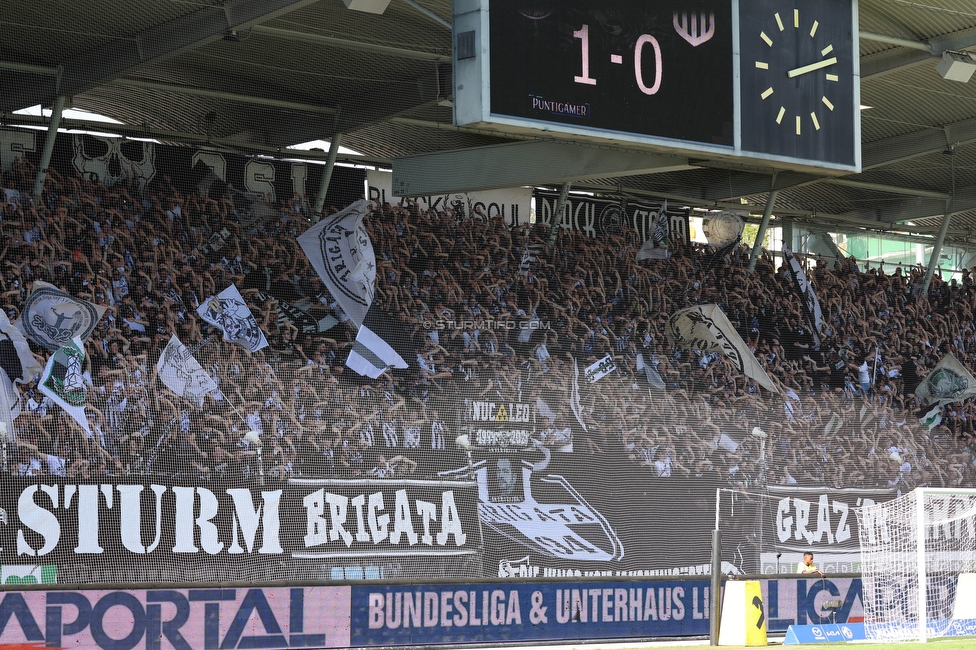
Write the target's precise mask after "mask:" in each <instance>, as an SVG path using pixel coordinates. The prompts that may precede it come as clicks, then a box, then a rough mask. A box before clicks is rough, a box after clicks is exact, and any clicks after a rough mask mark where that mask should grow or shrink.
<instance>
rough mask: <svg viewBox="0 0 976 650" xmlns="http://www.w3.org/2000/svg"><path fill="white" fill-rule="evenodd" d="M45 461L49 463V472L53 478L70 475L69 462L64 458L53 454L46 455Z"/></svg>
mask: <svg viewBox="0 0 976 650" xmlns="http://www.w3.org/2000/svg"><path fill="white" fill-rule="evenodd" d="M44 460H46V461H47V472H48V474H50V475H51V476H67V475H68V461H66V460H65V459H64V458H61V457H60V456H55V455H53V454H44Z"/></svg>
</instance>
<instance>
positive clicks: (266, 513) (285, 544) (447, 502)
mask: <svg viewBox="0 0 976 650" xmlns="http://www.w3.org/2000/svg"><path fill="white" fill-rule="evenodd" d="M4 487H5V490H4V493H3V495H2V496H0V507H2V509H3V513H4V514H5V518H4V519H3V520H4V521H5V522H6V525H0V564H3V565H8V564H11V565H12V564H46V563H53V564H57V565H59V566H61V567H67V568H69V567H71V566H72V565H77V564H79V563H83V564H85V565H88V566H102V567H104V568H106V569H111V571H112V572H114V573H113V575H114V577H113V578H112V579H113V581H114V580H120V581H123V582H126V581H127V582H132V581H136V580H138V579H140V578H141V577H142V576H143V575H144V574H142V573H137V572H138V571H139V570H140V569H142V568H144V567H145V566H146V565H153V566H157V567H158V566H160V565H165V566H167V567H170V568H172V569H173V570H176V569H182V568H184V567H193V566H197V565H199V566H200V567H208V566H210V567H215V566H216V565H219V566H221V567H223V566H224V565H225V564H228V563H232V564H237V565H242V566H248V565H252V566H255V567H257V566H267V565H268V563H269V562H270V563H274V564H276V565H277V564H280V563H282V562H284V563H293V564H295V565H296V566H297V565H300V564H301V561H302V560H319V561H322V560H329V559H335V558H343V559H347V560H348V559H352V558H367V559H371V560H372V561H373V562H375V561H376V560H377V559H379V558H383V557H397V558H409V557H423V558H427V559H429V558H438V557H443V558H457V557H462V556H476V555H478V554H479V553H480V551H481V535H480V529H479V526H478V519H477V517H478V515H477V510H476V508H477V501H476V499H477V488H476V485H475V484H474V483H472V482H465V481H419V480H403V481H400V480H392V479H391V480H382V481H380V480H361V481H330V480H309V481H298V480H294V482H293V483H290V484H278V485H268V486H264V487H260V488H246V487H240V486H239V485H237V486H234V485H231V484H227V485H223V486H222V485H219V484H218V485H215V484H206V485H189V484H180V485H164V484H158V483H146V484H139V483H124V484H111V483H98V484H77V483H72V482H57V483H56V482H53V481H52V482H50V483H47V482H46V483H42V484H38V483H34V482H29V481H26V480H9V481H8V482H6V483H5V486H4ZM65 573H66V572H65V571H59V574H61V575H63V574H65ZM236 575H241V574H239V573H238V574H236ZM241 577H248V576H247V574H246V573H245V574H243V575H241ZM71 578H72V577H71V576H70V575H67V576H65V579H64V581H67V582H70V581H72V579H71Z"/></svg>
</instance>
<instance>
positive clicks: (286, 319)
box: [257, 292, 339, 334]
mask: <svg viewBox="0 0 976 650" xmlns="http://www.w3.org/2000/svg"><path fill="white" fill-rule="evenodd" d="M257 299H258V300H260V301H268V300H275V301H276V309H277V311H278V319H277V324H278V327H279V328H280V327H284V326H285V324H286V323H291V324H292V325H294V326H295V327H296V328H298V331H299V332H301V333H302V334H320V333H322V332H327V331H329V330H330V329H332V328H333V327H335V326H336V325H338V324H339V321H338V320H336V319H335V318H333V317H332V316H326V317H325V318H320V319H318V320H316V319H315V317H314V316H312V315H311V314H310V313H308V312H307V311H305V309H303V308H302V307H300V306H299V305H298V304H297V303H291V302H288V301H287V300H282V299H281V298H278V297H276V296H274V295H273V294H270V293H264V292H260V293H258V295H257ZM303 300H307V299H303Z"/></svg>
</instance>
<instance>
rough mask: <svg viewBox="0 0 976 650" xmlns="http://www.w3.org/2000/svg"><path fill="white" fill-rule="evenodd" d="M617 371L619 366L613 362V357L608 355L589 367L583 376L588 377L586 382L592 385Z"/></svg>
mask: <svg viewBox="0 0 976 650" xmlns="http://www.w3.org/2000/svg"><path fill="white" fill-rule="evenodd" d="M616 369H617V364H616V363H614V362H613V356H612V355H611V354H609V353H607V355H606V356H605V357H603V358H602V359H600V360H599V361H597V362H596V363H594V364H592V365H590V366H587V368H586V370H584V371H583V376H584V377H586V381H588V382H590V383H591V384H592V383H595V382H598V381H600V380H601V379H603V378H604V377H606V376H607V375H609V374H610V373H611V372H613V371H615V370H616Z"/></svg>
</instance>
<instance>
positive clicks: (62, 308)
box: [14, 280, 107, 350]
mask: <svg viewBox="0 0 976 650" xmlns="http://www.w3.org/2000/svg"><path fill="white" fill-rule="evenodd" d="M106 309H107V307H102V306H101V305H94V304H92V303H90V302H88V301H87V300H82V299H81V298H75V297H74V296H72V295H71V294H68V293H65V292H64V291H61V290H60V289H58V288H57V287H56V286H54V285H53V284H48V283H47V282H43V281H41V280H35V281H34V285H33V291H32V292H31V294H30V295H29V296H27V300H26V301H24V308H23V309H22V310H21V314H20V318H19V319H17V322H16V323H14V324H15V325H16V326H17V328H18V329H20V331H21V332H23V333H24V335H26V336H27V337H28V338H30V339H33V340H34V341H35V342H36V343H38V344H40V345H42V346H44V347H45V348H47V349H48V350H58V349H60V348H62V347H64V346H66V345H70V344H71V339H73V338H76V337H77V338H79V339H81V341H82V343H84V342H85V341H86V340H88V337H89V336H90V335H91V333H92V331H93V330H94V329H95V326H96V325H98V321H99V320H101V318H102V315H103V314H104V313H105V310H106Z"/></svg>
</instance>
